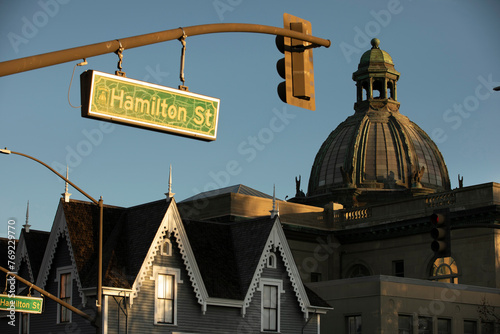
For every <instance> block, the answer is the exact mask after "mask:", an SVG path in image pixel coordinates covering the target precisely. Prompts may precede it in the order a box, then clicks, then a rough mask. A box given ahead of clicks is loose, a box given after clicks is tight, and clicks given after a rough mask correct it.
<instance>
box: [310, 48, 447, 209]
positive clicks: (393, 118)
mask: <svg viewBox="0 0 500 334" xmlns="http://www.w3.org/2000/svg"><path fill="white" fill-rule="evenodd" d="M377 41H378V40H376V39H374V40H372V46H373V47H372V49H371V50H370V51H367V52H365V54H364V55H363V56H362V57H361V61H360V64H359V66H358V70H357V71H356V72H355V73H354V74H353V79H354V80H355V81H356V86H357V93H358V94H357V102H356V103H355V105H354V109H355V113H354V115H352V116H350V117H348V118H347V119H346V120H345V121H344V122H342V123H341V124H340V125H339V126H338V127H337V128H336V129H335V130H334V131H333V132H331V133H330V135H329V136H328V138H327V139H326V140H325V142H324V143H323V144H322V145H321V148H320V149H319V151H318V153H317V155H316V158H315V160H314V164H313V166H312V169H311V175H310V178H309V186H308V192H307V202H310V203H311V204H313V203H316V204H325V203H327V202H329V201H334V202H339V203H342V204H344V205H346V206H356V205H366V204H375V203H378V202H381V201H385V200H389V199H390V200H394V199H397V198H402V197H405V196H415V195H421V194H428V193H432V192H438V191H444V190H449V189H450V181H449V176H448V171H447V168H446V164H445V162H444V159H443V156H442V155H441V153H440V152H439V149H438V148H437V146H436V144H435V143H434V142H433V141H432V140H431V138H430V137H429V136H428V135H427V134H426V133H425V131H423V130H422V129H421V128H420V127H418V126H417V125H416V124H415V123H413V122H411V121H410V120H409V119H408V117H406V116H404V115H402V114H400V112H399V105H400V104H399V102H398V101H397V90H396V84H397V80H398V79H399V72H397V71H396V70H395V69H394V65H393V63H392V58H391V57H390V56H389V54H388V53H387V52H385V51H382V50H380V49H379V48H378V43H379V42H377ZM377 92H378V94H377Z"/></svg>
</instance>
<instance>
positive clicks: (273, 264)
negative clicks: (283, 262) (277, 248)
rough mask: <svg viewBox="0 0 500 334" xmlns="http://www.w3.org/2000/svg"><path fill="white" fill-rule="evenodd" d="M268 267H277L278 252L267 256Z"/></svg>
mask: <svg viewBox="0 0 500 334" xmlns="http://www.w3.org/2000/svg"><path fill="white" fill-rule="evenodd" d="M267 267H268V268H272V269H276V254H274V253H269V257H268V258H267Z"/></svg>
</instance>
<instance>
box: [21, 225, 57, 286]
mask: <svg viewBox="0 0 500 334" xmlns="http://www.w3.org/2000/svg"><path fill="white" fill-rule="evenodd" d="M49 236H50V233H49V232H47V231H38V230H33V229H30V230H29V232H26V230H25V229H24V228H23V229H22V230H21V235H20V236H19V245H18V247H17V248H18V253H17V256H16V261H17V263H16V266H17V268H16V270H17V271H19V266H20V265H21V261H23V260H25V261H26V264H27V265H28V271H29V273H30V276H31V277H25V278H26V279H28V280H30V281H35V280H36V279H37V277H38V272H39V271H40V266H41V264H42V260H43V253H44V250H45V248H46V247H47V242H48V241H49Z"/></svg>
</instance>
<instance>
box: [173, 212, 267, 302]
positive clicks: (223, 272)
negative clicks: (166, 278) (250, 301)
mask: <svg viewBox="0 0 500 334" xmlns="http://www.w3.org/2000/svg"><path fill="white" fill-rule="evenodd" d="M183 223H184V228H185V229H186V232H187V235H188V238H189V241H190V244H191V248H192V249H193V253H194V255H195V258H196V263H197V264H198V267H199V269H200V273H201V275H202V277H203V282H204V284H205V288H206V290H207V293H208V295H209V296H210V297H214V298H226V299H238V300H243V299H244V298H245V295H246V293H247V291H248V288H249V286H250V282H251V280H252V277H253V275H254V272H255V270H256V268H257V265H258V262H259V260H260V257H261V255H262V252H263V251H264V245H265V243H266V240H267V238H268V237H269V233H270V231H271V229H272V227H273V224H274V220H271V219H270V218H269V217H266V218H260V219H253V220H248V221H244V222H239V223H216V222H199V221H192V220H184V221H183Z"/></svg>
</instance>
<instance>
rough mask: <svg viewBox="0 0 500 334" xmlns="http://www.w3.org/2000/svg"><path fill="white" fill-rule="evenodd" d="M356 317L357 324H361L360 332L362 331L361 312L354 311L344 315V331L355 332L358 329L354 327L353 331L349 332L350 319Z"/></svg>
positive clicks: (349, 333)
mask: <svg viewBox="0 0 500 334" xmlns="http://www.w3.org/2000/svg"><path fill="white" fill-rule="evenodd" d="M352 318H353V319H357V318H359V324H360V325H361V332H362V331H363V315H362V314H361V313H354V314H347V315H345V324H346V333H348V334H356V333H357V332H358V329H357V328H355V329H354V331H355V332H354V333H351V327H350V319H352Z"/></svg>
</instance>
